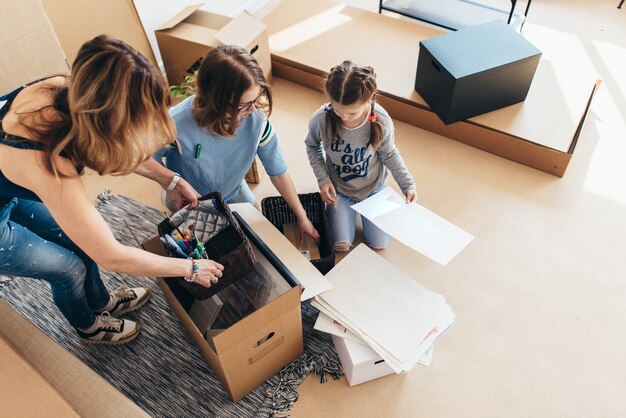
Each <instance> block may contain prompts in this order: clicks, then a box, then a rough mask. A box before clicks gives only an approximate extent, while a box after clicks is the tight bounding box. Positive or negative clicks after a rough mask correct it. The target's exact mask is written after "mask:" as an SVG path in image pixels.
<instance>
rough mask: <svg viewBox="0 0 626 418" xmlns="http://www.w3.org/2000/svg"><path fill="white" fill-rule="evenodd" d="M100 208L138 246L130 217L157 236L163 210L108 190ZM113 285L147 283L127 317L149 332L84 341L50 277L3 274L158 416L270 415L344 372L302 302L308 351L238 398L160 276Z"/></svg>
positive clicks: (67, 341) (6, 284)
mask: <svg viewBox="0 0 626 418" xmlns="http://www.w3.org/2000/svg"><path fill="white" fill-rule="evenodd" d="M97 207H98V210H99V211H100V213H101V214H102V215H103V217H104V218H105V219H106V221H107V223H108V224H109V226H110V227H111V229H112V230H113V232H114V234H115V236H116V237H117V238H118V239H119V240H120V241H121V242H123V243H125V244H127V245H136V244H135V241H134V239H133V238H132V236H131V235H130V234H129V233H128V229H127V228H126V226H125V225H124V222H123V221H124V220H126V221H127V222H128V223H129V224H130V225H132V226H133V231H134V232H135V234H136V235H137V237H138V238H139V239H140V240H145V239H148V238H150V237H151V236H153V235H154V234H156V230H157V229H156V226H157V224H158V223H159V222H160V221H161V220H162V218H163V214H162V213H161V212H159V211H158V210H156V209H154V208H149V207H146V206H144V205H143V204H141V203H139V202H136V201H134V200H132V199H129V198H126V197H124V196H117V195H109V194H107V193H103V194H101V196H100V197H99V202H98V205H97ZM103 279H104V281H105V283H106V284H107V285H108V287H109V288H110V289H114V288H117V287H119V286H146V287H149V288H150V289H151V290H152V298H151V301H150V302H149V303H148V304H147V305H146V306H144V307H142V308H141V309H140V310H138V311H137V312H134V313H130V314H128V315H126V316H125V317H126V318H128V319H132V320H136V321H138V322H139V323H140V324H141V326H142V330H141V334H140V335H139V337H137V339H135V340H134V341H132V342H131V343H129V344H126V345H122V346H102V345H84V344H81V343H80V342H79V340H78V338H77V336H76V334H75V333H74V331H73V330H72V329H71V327H70V326H69V325H68V324H67V322H66V321H65V319H64V318H63V316H62V315H61V313H60V312H59V311H58V309H57V308H56V306H54V304H53V303H52V298H51V295H50V290H49V286H48V284H47V283H46V282H44V281H38V280H33V279H24V278H15V279H13V280H8V279H7V278H6V277H1V276H0V297H2V298H3V299H4V300H6V301H7V302H8V303H9V304H11V305H12V306H13V307H14V308H15V309H16V310H17V311H19V312H20V313H21V314H22V315H24V316H25V317H27V318H28V319H30V320H31V321H32V322H33V323H34V324H35V325H36V326H38V327H39V328H40V329H41V330H43V331H44V332H45V333H46V334H48V335H50V336H51V337H52V338H53V339H54V340H56V341H57V342H58V343H59V344H61V345H62V346H64V347H65V348H66V349H68V350H69V351H70V352H72V353H74V354H75V355H76V356H77V357H78V358H80V359H81V360H82V361H83V362H84V363H86V364H87V365H88V366H90V367H91V368H92V369H94V370H96V371H97V372H98V373H99V374H100V375H102V376H103V377H104V378H105V379H106V380H108V381H109V382H110V383H111V384H112V385H113V386H115V387H116V388H118V389H119V390H120V391H121V392H122V393H124V394H125V395H126V396H127V397H129V398H130V399H132V400H133V401H134V402H135V403H137V404H138V405H139V406H140V407H141V408H143V409H144V410H145V411H146V412H148V413H149V414H151V415H152V416H155V417H180V416H194V417H196V416H197V417H252V416H255V417H267V416H271V415H272V414H274V413H281V414H284V413H287V412H288V411H289V410H290V409H291V407H292V406H293V402H295V401H296V400H297V391H296V388H297V386H298V385H299V384H300V382H302V380H304V378H305V377H306V376H308V375H309V374H312V373H316V374H317V375H318V376H320V380H321V382H324V381H325V379H326V374H327V373H328V374H330V375H331V376H332V377H333V378H339V377H340V376H341V371H340V366H339V362H338V359H337V356H336V353H335V352H334V348H333V346H332V342H331V339H330V337H329V336H328V335H326V334H322V333H319V332H317V331H315V330H313V323H314V322H315V318H316V316H317V310H316V309H315V308H313V307H311V306H310V304H309V303H303V304H302V322H303V328H304V346H305V354H304V355H303V356H302V357H301V358H299V359H297V360H296V361H294V362H293V363H292V364H290V365H288V366H287V367H285V369H283V370H282V371H281V372H280V373H279V374H278V375H277V376H276V377H274V378H273V379H271V380H270V381H268V382H266V383H265V384H264V385H262V386H261V387H259V388H258V389H256V390H255V391H254V392H252V393H251V394H249V395H248V396H246V397H245V398H243V399H242V400H240V401H239V402H238V403H236V404H235V403H233V402H232V401H231V400H230V398H229V397H228V395H227V394H226V392H225V391H224V390H223V389H222V386H221V385H220V383H219V382H218V380H217V379H216V378H215V376H214V374H213V372H212V371H211V370H210V369H209V367H208V365H207V364H206V362H205V361H204V359H203V358H202V356H201V355H200V353H199V351H198V350H197V349H196V346H195V345H194V343H193V342H192V340H191V338H190V337H189V336H188V334H187V332H186V331H185V329H184V328H183V327H182V325H180V323H179V322H178V321H177V319H176V317H175V315H174V314H173V312H172V311H171V310H170V308H169V306H168V305H167V303H166V302H165V299H164V297H163V294H162V292H161V290H160V287H159V285H158V283H157V282H156V280H154V279H150V278H146V277H130V276H125V275H121V274H115V273H109V272H103Z"/></svg>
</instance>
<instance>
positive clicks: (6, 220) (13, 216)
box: [0, 36, 223, 344]
mask: <svg viewBox="0 0 626 418" xmlns="http://www.w3.org/2000/svg"><path fill="white" fill-rule="evenodd" d="M168 97H169V96H168V93H167V87H166V86H165V84H164V81H163V80H162V78H161V77H160V75H159V74H158V73H157V72H156V71H155V70H154V68H153V67H152V65H151V64H150V63H149V62H148V60H147V59H146V58H144V57H143V56H142V55H141V54H139V53H138V52H137V51H135V50H134V49H133V48H132V47H130V46H129V45H127V44H126V43H124V42H122V41H119V40H116V39H113V38H109V37H107V36H99V37H96V38H94V39H92V40H91V41H89V42H87V43H85V44H84V45H83V46H82V48H81V50H80V51H79V53H78V56H77V58H76V60H75V62H74V64H73V68H72V75H71V76H69V77H65V76H54V77H51V78H48V79H44V80H40V81H37V82H33V83H30V84H28V85H26V86H24V87H20V88H18V89H16V90H14V91H13V92H11V93H9V94H7V95H5V96H1V97H0V122H1V125H0V274H6V275H14V276H22V277H29V278H34V279H41V280H45V281H47V282H48V283H49V284H50V286H51V289H52V297H53V299H54V302H55V304H56V305H57V307H58V308H59V309H60V311H61V312H62V314H63V315H64V316H65V318H66V319H67V321H68V322H69V323H70V325H71V326H72V327H73V328H75V329H76V331H77V333H78V336H79V338H80V339H81V340H83V341H84V342H89V343H109V344H119V343H125V342H128V341H130V340H132V339H133V338H135V337H136V336H137V333H138V332H139V325H138V324H136V323H135V322H133V321H129V320H124V319H119V318H117V317H119V316H120V315H123V314H124V313H126V312H129V311H132V310H134V309H137V308H138V307H140V306H141V305H143V304H144V303H145V302H146V301H147V299H148V297H149V289H147V288H132V289H125V290H121V291H117V292H110V291H109V290H107V288H106V287H105V285H104V283H103V282H102V280H101V278H100V274H99V268H98V266H102V267H103V268H104V269H106V270H109V271H114V272H120V273H126V274H131V275H142V276H158V277H168V276H169V277H172V276H181V277H186V278H187V279H188V280H190V281H195V282H198V283H199V284H201V285H203V286H207V287H208V286H210V285H211V283H215V282H217V280H218V279H219V277H220V276H221V270H222V269H223V267H222V266H221V265H220V264H218V263H215V262H213V261H210V260H185V259H172V258H166V257H160V256H157V255H154V254H151V253H148V252H146V251H142V250H140V249H138V248H133V247H127V246H124V245H122V244H121V243H119V242H118V241H117V240H116V239H115V238H114V236H113V234H112V233H111V230H110V229H109V227H108V226H107V224H106V223H105V221H104V220H103V219H102V217H101V216H100V214H99V213H98V212H97V211H96V209H95V208H94V206H93V205H92V204H91V202H90V201H89V200H88V198H87V195H86V194H85V189H84V186H83V183H82V180H81V175H82V174H83V170H84V168H85V167H88V168H90V169H93V170H95V171H96V172H98V173H99V174H101V175H103V174H119V175H123V174H128V173H131V172H133V171H135V170H138V168H139V167H140V165H141V164H142V163H144V162H145V161H146V160H147V159H148V158H150V156H151V155H152V153H154V152H155V151H156V150H157V149H159V148H160V147H161V146H162V145H163V144H164V143H169V142H172V141H173V140H174V139H175V138H176V134H175V127H174V125H173V123H172V121H171V119H170V117H169V116H168V113H167V104H168V100H169V99H168ZM138 171H141V170H138ZM143 174H149V175H150V177H151V178H153V179H156V180H158V179H159V173H154V172H150V173H143ZM162 182H163V185H164V186H167V184H165V183H166V182H167V183H169V180H166V179H165V178H164V177H163V179H162ZM176 186H177V187H176V188H173V189H174V190H172V191H171V192H170V193H171V194H172V195H174V194H178V195H180V197H179V198H183V199H185V200H188V201H190V202H191V203H192V205H194V204H197V200H195V196H196V193H195V191H194V190H193V189H191V188H190V187H189V185H188V184H186V183H185V182H184V181H182V182H179V184H177V185H176Z"/></svg>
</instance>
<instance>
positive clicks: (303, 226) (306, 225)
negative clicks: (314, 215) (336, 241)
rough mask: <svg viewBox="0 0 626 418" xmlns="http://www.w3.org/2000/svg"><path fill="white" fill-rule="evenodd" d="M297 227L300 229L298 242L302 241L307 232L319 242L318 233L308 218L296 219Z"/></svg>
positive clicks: (301, 242)
mask: <svg viewBox="0 0 626 418" xmlns="http://www.w3.org/2000/svg"><path fill="white" fill-rule="evenodd" d="M298 229H299V230H300V244H303V243H304V234H307V235H308V236H310V237H311V238H313V239H314V240H315V242H316V243H318V244H319V242H320V234H319V233H318V232H317V229H315V227H314V226H313V223H312V222H311V221H310V220H309V218H304V219H298Z"/></svg>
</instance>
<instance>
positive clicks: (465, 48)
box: [415, 20, 541, 125]
mask: <svg viewBox="0 0 626 418" xmlns="http://www.w3.org/2000/svg"><path fill="white" fill-rule="evenodd" d="M540 57H541V51H539V50H538V49H537V48H535V46H534V45H532V44H531V43H530V42H528V41H527V40H526V39H524V37H523V36H522V35H520V34H519V33H518V32H516V31H515V30H514V29H512V28H511V27H510V26H509V25H507V24H506V23H505V22H503V21H501V20H495V21H493V22H488V23H484V24H482V25H478V26H473V27H471V28H467V29H462V30H459V31H457V32H450V33H447V34H445V35H441V36H436V37H434V38H430V39H426V40H423V41H421V42H420V49H419V58H418V61H417V75H416V78H415V90H417V91H418V93H419V94H420V95H421V96H422V97H423V98H424V100H426V102H427V103H428V105H429V106H430V108H431V109H432V110H433V111H434V112H435V113H436V114H437V115H438V116H439V117H440V118H441V120H442V121H443V122H444V123H445V124H446V125H447V124H450V123H453V122H458V121H460V120H463V119H467V118H471V117H473V116H478V115H481V114H483V113H487V112H490V111H492V110H496V109H500V108H502V107H505V106H509V105H512V104H515V103H519V102H521V101H524V100H525V99H526V95H527V94H528V90H529V89H530V83H531V82H532V80H533V77H534V75H535V70H536V69H537V65H538V64H539V59H540Z"/></svg>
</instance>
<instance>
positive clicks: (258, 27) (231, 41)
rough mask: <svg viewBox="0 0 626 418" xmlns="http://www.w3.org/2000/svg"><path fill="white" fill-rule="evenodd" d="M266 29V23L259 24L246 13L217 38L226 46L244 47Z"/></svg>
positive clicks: (219, 33)
mask: <svg viewBox="0 0 626 418" xmlns="http://www.w3.org/2000/svg"><path fill="white" fill-rule="evenodd" d="M266 29H267V26H266V25H265V24H264V23H261V22H259V21H258V20H256V19H255V18H253V17H252V16H250V15H249V14H248V13H246V12H244V13H241V14H240V15H239V16H237V17H236V18H234V19H233V20H231V21H230V22H228V23H227V24H226V25H225V26H224V27H223V28H222V29H221V30H220V31H219V32H218V33H216V34H215V38H216V39H217V40H218V41H220V42H221V43H222V44H224V45H240V46H242V47H244V46H246V45H248V44H249V43H250V42H251V41H252V40H254V38H256V37H257V36H259V35H260V34H261V33H263V31H264V30H266Z"/></svg>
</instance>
